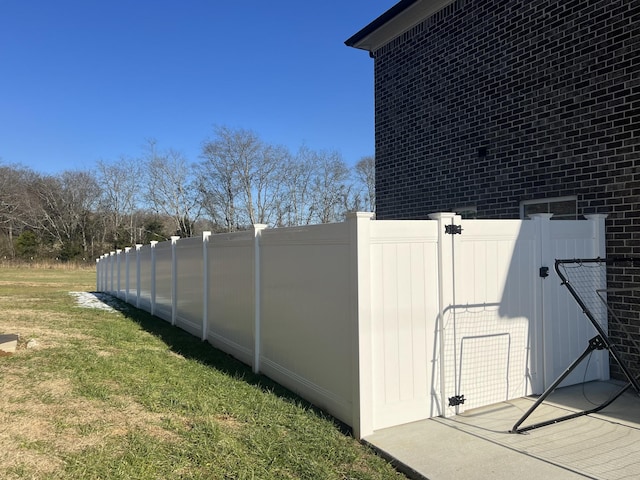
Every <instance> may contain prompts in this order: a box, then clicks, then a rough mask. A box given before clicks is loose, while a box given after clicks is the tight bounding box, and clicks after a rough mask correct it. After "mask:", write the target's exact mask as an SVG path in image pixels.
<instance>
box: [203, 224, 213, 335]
mask: <svg viewBox="0 0 640 480" xmlns="http://www.w3.org/2000/svg"><path fill="white" fill-rule="evenodd" d="M209 237H211V232H202V336H201V337H202V341H203V342H204V341H205V340H206V339H207V335H208V333H209V332H208V330H209V253H208V249H209Z"/></svg>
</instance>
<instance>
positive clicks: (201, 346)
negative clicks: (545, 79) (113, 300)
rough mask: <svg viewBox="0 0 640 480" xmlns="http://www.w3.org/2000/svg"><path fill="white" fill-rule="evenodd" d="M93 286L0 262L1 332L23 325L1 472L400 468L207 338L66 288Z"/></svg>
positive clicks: (82, 277)
mask: <svg viewBox="0 0 640 480" xmlns="http://www.w3.org/2000/svg"><path fill="white" fill-rule="evenodd" d="M94 285H95V272H94V271H93V270H58V269H29V268H7V267H5V268H0V333H14V334H19V335H20V341H19V344H18V349H17V351H16V353H15V354H13V355H11V356H2V357H0V382H1V383H0V385H2V387H1V388H2V395H0V478H6V479H62V478H64V479H69V478H71V479H260V480H262V479H297V478H300V479H314V480H315V479H389V478H404V477H402V476H401V475H400V474H398V473H396V472H395V471H394V470H393V468H391V466H390V465H389V464H387V463H386V462H384V461H383V460H382V459H380V458H379V457H377V456H376V455H374V454H373V453H372V452H371V451H369V450H368V449H367V448H366V447H364V446H362V445H361V444H360V443H358V442H357V441H355V440H354V439H353V438H351V437H350V436H349V435H348V433H347V432H345V430H344V428H342V427H341V426H340V425H339V424H338V423H337V422H335V421H334V420H333V419H332V418H330V417H328V416H326V415H323V414H322V412H319V411H317V410H315V409H314V408H312V407H311V406H310V405H308V404H306V403H305V402H304V401H302V400H301V399H300V398H298V397H296V396H295V395H293V394H291V393H290V392H288V391H287V390H285V389H283V388H281V387H279V386H278V385H276V384H274V383H272V382H270V381H269V380H268V379H266V378H264V377H261V376H256V375H254V374H253V373H252V372H251V370H250V369H249V368H248V367H246V366H244V365H242V364H240V363H239V362H237V361H235V360H233V359H232V358H230V357H228V356H227V355H225V354H223V353H221V352H219V351H217V350H215V349H214V348H212V347H211V346H209V345H208V344H206V343H203V342H201V341H200V340H198V339H196V338H195V337H192V336H190V335H188V334H187V333H185V332H182V331H181V330H179V329H177V328H174V327H171V326H170V325H169V324H168V323H166V322H164V321H162V320H159V319H156V318H153V317H151V316H150V315H148V314H146V313H144V312H142V311H138V310H135V309H133V308H129V309H128V310H125V311H120V312H108V311H103V310H97V309H88V308H81V307H79V306H78V305H77V302H76V299H75V298H73V297H72V296H71V295H69V292H71V291H91V290H93V289H94V288H95V286H94ZM31 339H33V340H36V342H37V343H36V344H35V346H34V347H33V348H26V345H27V342H28V341H29V340H31ZM31 344H33V342H32V343H31Z"/></svg>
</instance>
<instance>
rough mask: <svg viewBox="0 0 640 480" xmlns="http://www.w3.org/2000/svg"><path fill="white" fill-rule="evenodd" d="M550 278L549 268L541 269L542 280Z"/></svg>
mask: <svg viewBox="0 0 640 480" xmlns="http://www.w3.org/2000/svg"><path fill="white" fill-rule="evenodd" d="M548 276H549V267H540V278H547V277H548Z"/></svg>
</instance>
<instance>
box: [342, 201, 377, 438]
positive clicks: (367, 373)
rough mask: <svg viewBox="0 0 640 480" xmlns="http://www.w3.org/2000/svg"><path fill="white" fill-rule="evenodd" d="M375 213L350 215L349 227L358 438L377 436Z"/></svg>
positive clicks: (354, 423) (354, 412) (354, 409)
mask: <svg viewBox="0 0 640 480" xmlns="http://www.w3.org/2000/svg"><path fill="white" fill-rule="evenodd" d="M372 217H373V213H369V212H354V213H350V214H348V215H347V222H348V224H349V244H350V254H349V257H350V259H351V265H350V275H349V276H350V282H349V283H350V289H351V294H350V310H351V312H350V315H349V316H350V318H351V336H352V342H353V349H352V350H353V360H352V375H353V383H352V385H353V390H352V407H351V408H352V418H353V420H352V427H353V433H354V436H355V437H356V438H362V437H365V436H367V435H370V434H372V433H373V425H374V418H373V348H372V328H373V325H372V324H371V265H370V256H371V234H370V228H371V219H372Z"/></svg>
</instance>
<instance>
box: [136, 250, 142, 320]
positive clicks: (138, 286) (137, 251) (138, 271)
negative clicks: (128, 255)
mask: <svg viewBox="0 0 640 480" xmlns="http://www.w3.org/2000/svg"><path fill="white" fill-rule="evenodd" d="M141 248H142V245H141V244H139V243H136V308H140V249H141Z"/></svg>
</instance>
